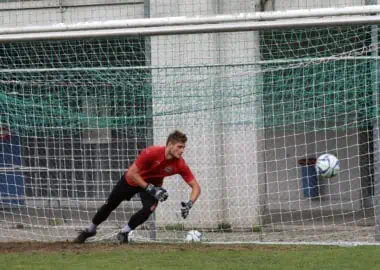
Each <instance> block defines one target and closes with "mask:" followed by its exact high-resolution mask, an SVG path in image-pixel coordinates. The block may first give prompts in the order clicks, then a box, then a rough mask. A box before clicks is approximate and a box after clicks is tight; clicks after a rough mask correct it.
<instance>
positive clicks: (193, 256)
mask: <svg viewBox="0 0 380 270" xmlns="http://www.w3.org/2000/svg"><path fill="white" fill-rule="evenodd" d="M62 245H63V248H62V249H60V248H57V245H55V246H53V247H49V246H47V247H45V248H41V246H38V247H35V248H33V246H32V247H31V248H28V249H25V250H23V251H20V250H19V251H18V252H14V251H6V250H5V249H4V248H3V249H2V251H3V252H2V253H1V254H0V261H1V267H0V269H7V270H10V269H31V270H33V269H38V270H43V269H49V270H50V269H78V270H79V269H91V270H95V269H111V270H116V269H136V270H137V269H139V270H142V269H149V270H154V269H186V270H187V269H197V270H199V269H208V270H213V269H215V270H216V269H218V270H219V269H239V270H240V269H266V270H268V269H281V270H288V269H289V270H295V269H308V270H312V269H315V270H321V269H326V270H329V269H337V270H338V269H339V270H341V269H366V270H370V269H373V270H375V269H379V267H380V255H379V254H380V247H376V246H360V247H335V246H290V245H289V246H288V245H286V246H282V245H278V246H267V245H225V246H221V245H218V246H215V245H204V244H202V245H199V244H198V245H196V244H195V245H174V244H173V245H158V244H151V245H150V244H135V245H130V246H117V245H99V244H96V245H92V244H86V245H82V246H79V245H71V244H70V245H71V247H70V245H69V244H62ZM14 250H16V249H14Z"/></svg>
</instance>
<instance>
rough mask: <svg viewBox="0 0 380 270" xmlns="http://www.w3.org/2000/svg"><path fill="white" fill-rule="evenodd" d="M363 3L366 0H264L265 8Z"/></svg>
mask: <svg viewBox="0 0 380 270" xmlns="http://www.w3.org/2000/svg"><path fill="white" fill-rule="evenodd" d="M365 4H366V0H331V1H330V0H322V1H315V0H268V1H265V10H288V9H309V8H330V7H351V6H361V5H365Z"/></svg>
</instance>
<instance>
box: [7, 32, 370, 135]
mask: <svg viewBox="0 0 380 270" xmlns="http://www.w3.org/2000/svg"><path fill="white" fill-rule="evenodd" d="M222 35H223V34H222ZM189 38H190V37H189ZM166 42H168V44H161V46H165V47H166V46H168V47H170V46H174V45H179V44H180V43H178V44H176V43H174V42H177V41H176V39H173V40H172V42H173V44H170V41H169V40H167V41H166ZM210 42H211V41H210ZM237 42H238V41H237ZM259 43H260V58H261V59H245V58H246V57H245V51H244V50H243V49H242V50H241V51H239V52H238V53H236V55H238V56H239V57H241V59H243V60H244V61H243V63H242V64H241V65H240V64H239V61H236V60H238V59H234V63H230V62H228V61H227V62H225V63H223V65H215V66H212V65H210V66H207V65H204V66H202V64H200V65H199V64H195V63H199V59H198V58H199V57H200V56H199V55H202V54H201V52H197V51H192V50H189V51H186V52H184V53H185V54H186V57H187V61H186V65H181V64H180V65H179V66H178V67H170V66H162V67H154V68H149V67H146V63H149V60H150V59H149V50H159V49H160V48H148V47H146V46H147V45H146V44H149V42H146V40H145V38H137V39H128V38H125V39H111V40H85V41H78V40H76V41H75V40H74V41H39V42H18V43H10V44H0V69H1V70H0V71H1V72H0V110H1V113H0V123H1V124H6V125H9V126H11V127H12V129H13V130H15V131H16V132H18V133H20V134H23V135H33V136H56V135H71V134H73V133H78V132H80V130H83V129H99V128H113V129H123V128H128V127H144V126H147V125H151V124H152V120H153V118H154V117H160V116H165V117H168V116H173V117H175V116H176V115H177V116H178V115H181V117H182V118H183V119H186V120H187V119H190V118H194V119H195V118H196V117H205V116H204V115H201V116H200V115H196V114H197V113H203V114H208V115H210V125H212V124H213V123H214V122H218V121H219V122H220V123H224V124H239V123H243V124H246V123H253V122H255V123H256V124H257V126H258V127H287V126H296V127H299V128H302V129H304V128H305V127H306V128H313V129H321V128H329V127H332V128H337V127H343V128H347V127H363V126H367V125H370V124H371V122H372V121H373V119H375V118H376V116H377V110H376V107H375V106H374V105H373V104H374V102H373V93H374V90H373V89H375V88H376V87H377V86H376V81H375V79H374V78H375V74H376V72H377V62H376V60H375V58H374V57H373V52H372V51H371V50H370V45H371V26H355V27H338V28H337V27H335V28H323V29H316V28H314V29H297V30H296V29H293V30H286V31H283V30H272V31H264V32H261V33H260V40H259ZM206 45H207V44H205V46H206ZM247 46H251V47H254V46H255V45H254V44H253V45H252V44H251V45H247ZM176 53H177V52H176ZM198 53H199V55H198ZM173 55H176V54H173ZM167 57H168V59H170V57H171V55H170V53H168V54H167ZM204 57H205V63H208V61H207V59H208V58H207V57H206V56H204ZM192 59H193V62H194V65H193V63H192ZM259 60H260V64H259V62H258V61H259ZM178 62H179V63H181V61H178ZM236 62H238V63H236ZM247 62H248V63H247ZM252 108H255V109H254V110H253V109H252ZM218 117H222V119H217V118H218ZM186 120H183V121H186ZM291 128H294V127H291Z"/></svg>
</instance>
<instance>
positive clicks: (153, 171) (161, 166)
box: [74, 130, 201, 244]
mask: <svg viewBox="0 0 380 270" xmlns="http://www.w3.org/2000/svg"><path fill="white" fill-rule="evenodd" d="M186 142H187V136H186V135H185V134H184V133H182V132H180V131H178V130H176V131H174V132H173V133H171V134H170V135H169V136H168V138H167V141H166V146H151V147H148V148H146V149H144V150H143V151H142V152H141V153H140V155H139V156H138V157H137V159H136V160H135V162H134V163H133V164H132V165H131V166H130V167H129V169H128V170H127V171H126V172H125V174H124V175H123V176H122V177H121V179H120V181H119V182H118V183H117V184H116V186H115V187H114V188H113V190H112V191H111V194H110V195H109V197H108V199H107V201H106V202H105V203H104V204H103V206H101V207H100V208H99V209H98V211H97V213H96V214H95V216H94V217H93V219H92V223H91V224H90V225H89V226H88V228H86V229H85V230H83V231H81V232H80V233H79V235H78V236H77V237H76V238H75V240H74V243H84V242H85V241H86V239H87V238H89V237H92V236H94V235H96V230H97V227H98V226H99V225H100V224H101V223H102V222H103V221H105V220H106V219H107V218H108V216H109V215H110V214H111V212H112V211H113V210H115V209H116V207H118V206H119V204H120V203H121V202H122V201H123V200H127V201H129V200H130V199H131V198H132V197H133V196H134V195H135V194H136V193H139V194H140V198H141V202H142V208H141V209H140V210H139V211H138V212H136V213H135V214H133V215H132V217H131V218H130V220H129V222H128V224H126V225H125V226H124V227H123V228H122V229H121V231H120V232H119V233H118V234H117V239H118V241H119V242H120V243H121V244H122V243H128V234H129V232H130V231H132V230H134V229H135V228H136V227H138V226H139V225H141V224H143V223H144V222H145V221H146V220H147V219H148V218H149V216H150V215H151V214H152V213H153V212H154V210H155V209H156V207H157V204H158V202H164V201H165V200H167V198H168V192H167V191H166V190H165V189H164V188H163V187H162V184H163V179H164V177H166V176H170V175H174V174H179V175H181V176H182V178H183V179H184V181H185V182H186V183H187V184H188V185H189V186H190V187H191V194H190V200H189V201H188V202H181V215H182V217H183V218H186V217H187V216H188V214H189V211H190V209H191V207H192V206H193V204H194V202H195V201H196V200H197V199H198V197H199V195H200V192H201V188H200V186H199V184H198V181H197V180H196V179H195V177H194V176H193V173H192V172H191V170H190V168H189V167H188V165H187V164H186V162H185V160H184V159H183V158H182V154H183V153H184V151H185V145H186Z"/></svg>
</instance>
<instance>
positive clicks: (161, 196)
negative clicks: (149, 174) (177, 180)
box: [145, 184, 169, 202]
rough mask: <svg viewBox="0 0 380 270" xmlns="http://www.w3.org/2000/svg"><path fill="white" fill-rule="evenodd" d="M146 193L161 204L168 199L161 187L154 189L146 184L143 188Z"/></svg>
mask: <svg viewBox="0 0 380 270" xmlns="http://www.w3.org/2000/svg"><path fill="white" fill-rule="evenodd" d="M145 190H146V192H148V193H149V194H150V195H151V196H152V197H154V198H155V199H156V200H158V201H160V202H163V201H166V200H167V199H168V197H169V194H168V192H167V191H166V189H164V188H162V187H155V186H153V185H152V184H148V185H147V187H146V188H145Z"/></svg>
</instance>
